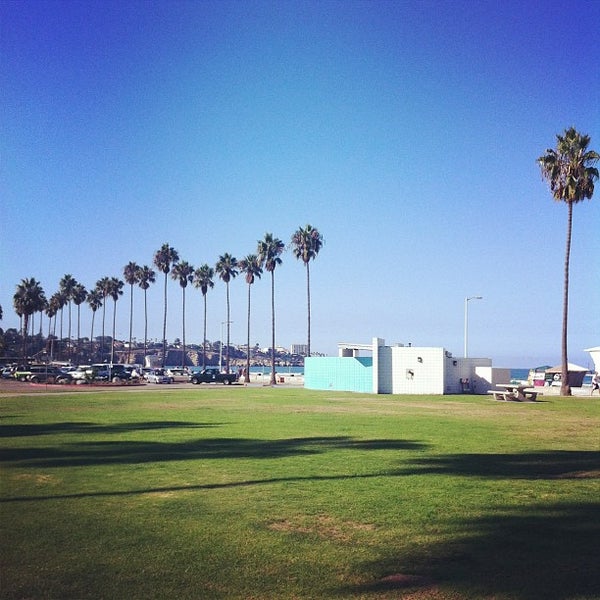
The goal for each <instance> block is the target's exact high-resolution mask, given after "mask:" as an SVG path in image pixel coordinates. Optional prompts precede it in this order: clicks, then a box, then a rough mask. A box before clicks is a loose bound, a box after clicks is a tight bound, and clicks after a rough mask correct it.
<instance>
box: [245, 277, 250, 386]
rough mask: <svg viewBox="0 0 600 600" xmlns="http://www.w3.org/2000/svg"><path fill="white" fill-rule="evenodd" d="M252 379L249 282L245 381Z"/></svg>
mask: <svg viewBox="0 0 600 600" xmlns="http://www.w3.org/2000/svg"><path fill="white" fill-rule="evenodd" d="M249 381H250V284H248V338H247V340H246V377H245V379H244V383H246V384H247V383H248V382H249Z"/></svg>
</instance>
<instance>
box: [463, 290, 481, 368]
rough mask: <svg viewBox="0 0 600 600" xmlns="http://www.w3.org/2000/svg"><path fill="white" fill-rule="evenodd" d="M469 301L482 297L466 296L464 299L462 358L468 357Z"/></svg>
mask: <svg viewBox="0 0 600 600" xmlns="http://www.w3.org/2000/svg"><path fill="white" fill-rule="evenodd" d="M469 300H483V296H467V297H466V298H465V351H464V357H465V358H467V357H468V356H469V353H468V340H469Z"/></svg>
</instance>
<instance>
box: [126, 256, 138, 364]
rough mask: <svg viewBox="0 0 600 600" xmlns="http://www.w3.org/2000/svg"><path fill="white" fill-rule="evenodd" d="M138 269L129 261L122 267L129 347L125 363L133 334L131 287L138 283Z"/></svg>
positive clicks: (129, 352) (129, 356)
mask: <svg viewBox="0 0 600 600" xmlns="http://www.w3.org/2000/svg"><path fill="white" fill-rule="evenodd" d="M138 277H139V267H138V266H137V264H136V263H134V262H132V261H130V262H128V263H127V264H126V265H125V266H124V267H123V278H124V279H125V283H128V284H129V346H128V351H127V362H128V363H129V362H131V337H132V333H133V286H134V285H135V284H136V283H139V279H138Z"/></svg>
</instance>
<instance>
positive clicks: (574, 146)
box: [537, 127, 600, 396]
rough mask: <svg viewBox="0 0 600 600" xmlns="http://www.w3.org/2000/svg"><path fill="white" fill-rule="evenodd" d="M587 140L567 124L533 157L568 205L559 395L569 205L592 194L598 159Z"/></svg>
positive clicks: (565, 389)
mask: <svg viewBox="0 0 600 600" xmlns="http://www.w3.org/2000/svg"><path fill="white" fill-rule="evenodd" d="M589 143H590V137H589V136H588V135H585V134H581V133H579V132H578V131H577V130H576V129H575V128H574V127H570V128H569V129H565V131H564V134H563V135H560V134H558V135H557V136H556V149H552V148H549V149H547V150H546V154H544V155H542V156H540V157H539V158H538V159H537V162H538V164H539V166H540V169H541V171H542V177H543V178H544V179H546V180H547V181H548V183H549V184H550V191H551V192H552V196H553V197H554V199H555V200H557V201H558V202H566V203H567V207H568V217H567V244H566V251H565V279H564V288H563V324H562V364H561V384H560V393H561V394H562V395H563V396H570V395H571V388H570V387H569V381H568V376H569V374H568V358H567V319H568V313H569V260H570V256H571V232H572V227H573V206H574V205H575V204H577V203H578V202H580V201H582V200H584V199H591V197H592V196H593V194H594V182H595V181H597V179H598V169H597V168H596V167H595V166H594V165H595V164H596V163H597V162H598V160H599V159H600V155H599V154H598V153H597V152H595V151H594V150H588V145H589Z"/></svg>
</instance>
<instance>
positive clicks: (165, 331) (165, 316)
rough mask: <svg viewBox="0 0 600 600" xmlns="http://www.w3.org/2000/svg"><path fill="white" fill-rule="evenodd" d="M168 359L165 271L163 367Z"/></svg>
mask: <svg viewBox="0 0 600 600" xmlns="http://www.w3.org/2000/svg"><path fill="white" fill-rule="evenodd" d="M166 359H167V274H166V273H165V312H164V316H163V357H162V367H163V369H164V368H165V361H166Z"/></svg>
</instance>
